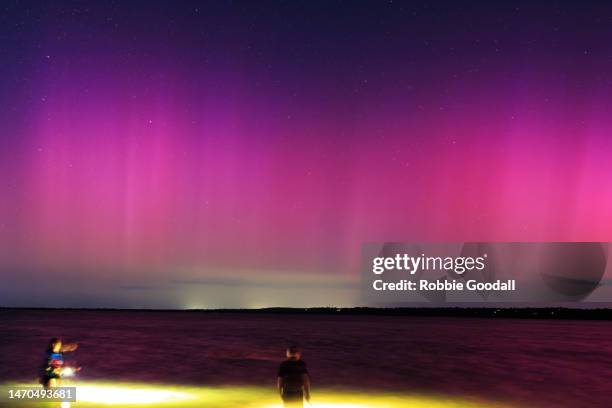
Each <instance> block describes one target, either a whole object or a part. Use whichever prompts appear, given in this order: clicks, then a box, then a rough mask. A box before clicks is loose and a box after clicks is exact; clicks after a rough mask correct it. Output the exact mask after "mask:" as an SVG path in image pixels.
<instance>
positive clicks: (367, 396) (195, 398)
mask: <svg viewBox="0 0 612 408" xmlns="http://www.w3.org/2000/svg"><path fill="white" fill-rule="evenodd" d="M24 385H28V386H32V384H20V385H15V384H12V385H11V384H5V386H12V387H19V386H24ZM64 385H66V386H76V399H77V401H76V402H73V403H70V404H69V405H68V404H67V403H66V404H62V405H61V408H68V407H70V408H94V407H103V406H108V407H109V408H111V407H117V408H120V407H123V408H140V407H143V408H144V407H149V406H151V407H156V408H179V407H180V408H282V404H281V403H280V398H279V396H278V394H277V393H276V392H275V390H274V387H273V386H272V385H271V386H270V387H248V386H238V387H232V386H221V387H194V386H173V385H166V384H157V385H154V384H129V383H97V382H95V383H94V382H82V381H75V382H74V383H72V384H69V383H67V382H65V383H64ZM7 406H8V407H12V406H15V407H16V408H17V407H19V408H40V403H38V404H37V403H36V402H31V403H24V402H19V403H15V404H10V403H9V404H8V405H7ZM311 406H312V407H313V408H512V407H511V405H509V404H502V403H499V402H497V401H490V400H484V399H474V398H466V397H462V396H457V395H455V396H449V395H435V394H433V395H432V394H428V395H423V394H408V393H405V394H400V393H389V392H373V391H372V392H363V391H354V390H353V391H346V390H344V391H340V390H325V389H319V388H317V389H315V390H314V392H313V397H312V405H311ZM53 407H60V404H57V405H53V404H51V405H49V408H53ZM304 407H305V408H309V405H308V404H305V405H304Z"/></svg>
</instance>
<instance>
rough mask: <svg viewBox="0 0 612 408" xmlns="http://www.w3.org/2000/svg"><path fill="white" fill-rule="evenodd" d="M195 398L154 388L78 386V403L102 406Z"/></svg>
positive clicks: (182, 393) (187, 394)
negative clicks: (100, 404) (93, 403)
mask: <svg viewBox="0 0 612 408" xmlns="http://www.w3.org/2000/svg"><path fill="white" fill-rule="evenodd" d="M194 398H195V397H194V396H192V395H191V394H189V393H187V392H179V391H170V390H164V389H158V388H153V387H145V388H137V387H131V386H101V385H97V386H96V385H82V386H77V401H78V402H97V403H102V404H155V403H160V402H177V401H187V400H190V399H194Z"/></svg>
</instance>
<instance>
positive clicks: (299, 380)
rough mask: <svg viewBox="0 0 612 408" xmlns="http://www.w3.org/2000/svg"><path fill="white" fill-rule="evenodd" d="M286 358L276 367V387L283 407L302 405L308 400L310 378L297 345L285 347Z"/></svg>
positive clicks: (292, 407)
mask: <svg viewBox="0 0 612 408" xmlns="http://www.w3.org/2000/svg"><path fill="white" fill-rule="evenodd" d="M286 354H287V359H286V360H285V361H283V362H282V363H281V364H280V367H279V368H278V378H277V388H278V392H279V393H280V396H281V399H282V400H283V404H284V406H285V407H287V408H289V407H291V408H294V407H295V408H297V407H303V406H304V399H306V401H308V402H310V378H309V376H308V370H307V369H306V363H305V362H304V361H303V360H302V353H301V351H300V349H299V348H298V347H297V346H290V347H288V348H287V353H286Z"/></svg>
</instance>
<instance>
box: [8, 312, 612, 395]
mask: <svg viewBox="0 0 612 408" xmlns="http://www.w3.org/2000/svg"><path fill="white" fill-rule="evenodd" d="M53 336H63V337H66V338H68V339H72V340H76V341H78V342H79V343H80V348H79V349H78V350H77V352H75V353H74V355H73V356H72V357H71V358H74V359H76V360H77V361H78V364H79V365H81V366H82V367H83V370H82V371H81V372H80V373H79V377H80V380H81V381H94V380H95V381H112V382H125V381H127V382H139V383H144V384H147V383H149V384H150V383H168V384H184V385H197V386H214V385H223V384H231V385H241V384H243V385H257V386H261V387H265V388H264V389H265V390H266V392H272V393H273V387H274V382H275V376H276V367H277V364H278V362H279V361H280V360H281V359H282V358H283V348H284V347H285V345H286V344H287V343H290V342H299V343H300V344H301V345H302V347H303V348H304V359H305V360H306V361H307V363H308V366H309V370H310V372H311V374H312V382H313V388H314V389H315V390H316V389H321V388H330V387H346V388H350V389H358V390H380V391H391V392H402V393H418V394H424V395H450V396H469V397H476V398H483V399H492V400H497V401H507V402H510V403H513V404H515V405H519V406H534V407H548V406H551V407H552V406H555V407H579V406H589V407H606V406H608V397H607V395H609V392H610V391H612V385H611V383H610V381H609V378H612V345H611V344H610V343H611V342H612V340H610V339H612V325H611V324H610V323H608V322H582V321H545V320H540V321H537V320H511V319H507V320H494V319H449V318H415V317H380V316H314V315H310V316H306V315H295V316H290V315H252V314H250V315H241V314H201V313H189V312H172V313H163V312H92V311H87V312H85V311H78V312H77V311H70V312H58V311H21V312H14V311H0V339H1V341H0V345H1V346H0V347H2V349H3V350H4V352H3V366H5V367H13V369H11V370H0V381H2V382H4V381H32V380H33V379H34V378H35V376H36V372H37V368H38V365H39V364H40V362H41V359H42V355H43V352H44V348H45V345H46V343H47V342H48V340H49V338H51V337H53Z"/></svg>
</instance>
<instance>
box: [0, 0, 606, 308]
mask: <svg viewBox="0 0 612 408" xmlns="http://www.w3.org/2000/svg"><path fill="white" fill-rule="evenodd" d="M611 11H612V9H610V8H606V9H601V10H596V9H594V8H582V7H581V6H580V5H578V4H576V5H574V6H572V5H564V6H554V7H553V6H550V5H548V6H546V5H540V6H533V5H529V3H525V4H522V3H521V4H519V3H516V7H515V6H511V5H510V4H508V5H506V6H505V7H498V6H496V7H493V6H491V8H488V7H486V6H482V5H480V6H476V5H475V4H472V3H469V4H468V3H465V4H463V5H459V4H457V3H455V2H452V3H448V4H444V3H440V4H438V5H436V6H432V5H426V4H417V3H404V4H402V3H400V4H396V3H393V4H386V3H379V2H355V3H354V4H350V5H349V4H343V3H336V2H330V3H321V4H308V3H307V4H301V3H293V4H284V3H274V2H272V3H269V4H268V3H266V4H254V3H250V2H244V3H241V2H238V3H235V4H229V3H228V4H224V3H218V4H216V5H211V4H199V3H196V2H193V3H189V2H186V3H182V4H179V5H176V4H171V3H170V2H162V3H161V4H156V3H155V2H147V3H146V5H145V3H139V2H132V3H129V4H123V5H121V6H113V5H111V4H105V3H103V2H102V3H101V2H92V3H91V4H88V3H82V4H80V5H78V6H76V7H75V6H73V5H72V4H71V3H70V4H68V3H66V4H62V3H61V2H60V3H55V4H53V5H48V4H44V3H29V4H21V5H9V6H7V10H6V11H4V12H3V13H2V25H1V27H2V28H1V29H0V35H1V36H2V44H3V46H2V49H0V53H1V56H0V60H1V61H3V62H2V64H1V65H0V74H1V75H0V78H1V79H0V90H1V93H0V106H2V107H3V108H2V111H1V112H0V120H1V122H0V194H1V195H0V271H1V273H2V275H3V281H4V284H3V286H2V287H1V288H0V296H1V297H0V305H32V306H38V305H42V306H48V305H53V306H117V307H259V306H269V305H274V306H302V305H332V304H340V305H351V304H356V303H358V302H359V298H358V293H357V292H358V291H357V289H356V288H357V283H356V282H357V279H358V262H359V261H358V258H359V247H360V245H361V243H362V242H364V241H392V240H401V241H410V240H413V241H414V240H418V241H453V240H454V241H469V240H488V241H511V240H524V241H538V240H589V241H598V240H601V241H608V240H610V238H611V233H612V222H611V221H612V219H611V218H612V217H611V216H610V207H611V205H612V184H611V182H610V174H612V164H611V163H612V162H611V160H610V157H611V154H612V139H611V138H610V134H611V130H612V125H611V123H610V112H611V108H612V100H611V95H612V76H611V74H610V73H611V72H612V48H610V41H609V39H610V37H611V35H612V29H610V26H609V18H610V15H611ZM313 293H316V295H314V296H313ZM2 298H4V299H5V300H4V301H3V300H2ZM28 302H30V303H28Z"/></svg>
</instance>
